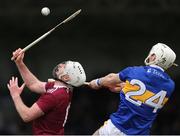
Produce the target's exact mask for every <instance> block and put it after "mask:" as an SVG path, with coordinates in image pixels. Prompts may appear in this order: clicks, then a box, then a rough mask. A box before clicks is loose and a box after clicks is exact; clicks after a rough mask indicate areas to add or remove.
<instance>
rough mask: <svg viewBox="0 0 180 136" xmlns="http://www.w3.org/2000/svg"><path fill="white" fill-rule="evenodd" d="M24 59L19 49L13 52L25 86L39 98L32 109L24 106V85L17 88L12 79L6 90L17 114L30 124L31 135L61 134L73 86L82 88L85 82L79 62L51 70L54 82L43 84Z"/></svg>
mask: <svg viewBox="0 0 180 136" xmlns="http://www.w3.org/2000/svg"><path fill="white" fill-rule="evenodd" d="M23 58H24V52H22V49H18V50H16V51H14V52H13V59H14V61H15V63H16V65H17V68H18V70H19V72H20V74H21V76H22V78H23V80H24V83H25V85H26V86H27V87H28V88H29V89H30V90H31V91H32V92H35V93H39V94H41V96H40V98H39V99H38V100H37V101H36V102H35V103H34V104H33V105H32V106H31V107H27V106H26V105H25V104H24V103H23V101H22V99H21V97H20V95H21V93H22V91H23V88H24V86H25V85H24V84H23V85H22V86H20V87H19V86H18V79H17V78H15V77H12V79H11V80H10V81H9V84H8V88H9V90H10V94H11V97H12V99H13V102H14V104H15V107H16V110H17V112H18V113H19V115H20V117H21V118H22V119H23V121H24V122H32V128H33V134H34V135H43V134H46V135H63V134H64V125H65V123H66V120H67V116H68V110H69V108H70V104H71V98H72V90H73V86H75V87H78V86H81V85H83V84H84V82H85V80H86V75H85V72H84V69H83V67H82V66H81V64H80V63H79V62H74V61H65V62H62V63H60V64H58V65H57V66H56V67H55V68H54V69H53V78H54V81H51V82H42V81H40V80H39V79H37V78H36V77H35V76H34V75H33V74H32V73H31V72H30V70H29V69H28V68H27V66H26V65H25V64H24V62H23Z"/></svg>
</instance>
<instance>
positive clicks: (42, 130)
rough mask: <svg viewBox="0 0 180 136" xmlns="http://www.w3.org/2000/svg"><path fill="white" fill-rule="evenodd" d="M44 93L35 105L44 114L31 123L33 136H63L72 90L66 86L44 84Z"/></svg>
mask: <svg viewBox="0 0 180 136" xmlns="http://www.w3.org/2000/svg"><path fill="white" fill-rule="evenodd" d="M45 88H46V93H45V94H43V95H41V96H40V98H39V99H38V100H37V102H36V104H37V105H38V106H39V108H40V109H41V110H42V111H43V112H44V113H45V114H44V115H43V116H41V117H40V118H38V119H36V120H34V121H33V134H34V135H43V134H45V135H48V134H51V135H63V134H64V125H65V123H66V120H67V116H68V111H69V108H70V103H71V98H72V90H70V88H67V87H66V86H55V85H54V82H50V83H46V86H45Z"/></svg>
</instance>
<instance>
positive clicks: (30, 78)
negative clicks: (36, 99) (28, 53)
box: [16, 62, 39, 89]
mask: <svg viewBox="0 0 180 136" xmlns="http://www.w3.org/2000/svg"><path fill="white" fill-rule="evenodd" d="M16 65H17V67H18V70H19V72H20V74H21V77H22V78H23V80H24V83H25V84H26V86H27V87H28V88H29V89H31V88H30V87H31V86H32V85H33V84H35V83H37V82H39V80H38V79H37V78H36V77H35V76H34V75H33V74H32V72H31V71H30V70H29V69H28V68H27V66H26V65H25V64H24V63H23V62H21V63H16Z"/></svg>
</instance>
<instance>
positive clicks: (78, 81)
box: [56, 61, 86, 87]
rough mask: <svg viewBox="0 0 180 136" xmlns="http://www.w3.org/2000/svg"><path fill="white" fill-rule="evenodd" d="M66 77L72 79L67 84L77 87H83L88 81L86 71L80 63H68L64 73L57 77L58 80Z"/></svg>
mask: <svg viewBox="0 0 180 136" xmlns="http://www.w3.org/2000/svg"><path fill="white" fill-rule="evenodd" d="M64 75H68V76H69V77H70V80H69V81H67V82H66V83H68V84H70V85H72V86H75V87H78V86H81V85H83V84H84V82H85V81H86V74H85V71H84V69H83V67H82V65H81V64H80V63H79V62H75V61H66V62H65V68H64V71H63V73H62V74H60V75H56V78H58V79H61V77H62V76H64Z"/></svg>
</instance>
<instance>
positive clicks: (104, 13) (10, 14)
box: [0, 0, 180, 134]
mask: <svg viewBox="0 0 180 136" xmlns="http://www.w3.org/2000/svg"><path fill="white" fill-rule="evenodd" d="M45 6H47V7H49V8H50V10H51V13H50V15H48V16H46V17H45V16H42V15H41V13H40V11H41V8H43V7H45ZM80 8H81V9H82V12H81V14H80V15H79V16H78V17H76V18H75V19H73V20H72V21H71V22H69V23H67V24H65V25H64V26H63V27H61V28H59V29H58V30H56V31H55V32H53V33H52V34H51V35H49V36H48V37H47V38H46V39H44V40H43V41H41V42H40V43H38V45H36V46H35V47H33V48H31V49H30V50H28V51H27V53H26V56H25V63H26V64H27V65H28V67H29V68H30V70H31V71H32V72H33V73H34V74H35V75H36V76H37V77H38V78H39V79H40V80H43V81H46V80H47V79H48V78H51V72H52V69H53V68H54V66H55V65H56V64H58V63H59V62H61V61H64V60H76V61H79V62H80V63H81V64H82V65H83V66H84V69H85V71H86V74H87V81H90V80H91V79H94V78H97V77H101V76H105V75H106V74H108V73H109V72H119V71H120V70H122V69H123V68H125V67H127V66H133V65H144V64H143V62H144V59H145V57H146V56H147V54H148V52H149V50H150V48H151V47H152V45H154V44H156V43H158V42H162V43H166V44H167V45H169V46H170V47H171V48H172V49H173V50H174V51H175V52H176V54H177V61H176V62H177V63H178V64H180V59H179V54H180V46H179V44H180V1H179V0H68V1H67V0H46V1H45V0H13V1H12V0H5V1H2V0H1V1H0V71H1V73H0V81H1V82H0V83H1V84H0V134H32V133H31V125H30V123H29V124H26V123H23V122H22V121H21V119H20V117H19V115H18V114H17V112H16V110H15V107H14V105H13V102H12V100H11V98H10V95H9V92H8V90H7V87H6V84H7V82H8V80H9V79H10V77H11V76H12V75H15V76H18V77H20V75H19V73H18V71H17V68H16V66H15V64H14V63H13V62H12V61H11V60H10V58H11V53H12V51H14V50H15V49H17V48H19V47H21V48H23V47H25V46H26V45H28V44H29V43H31V42H32V41H33V40H35V39H36V38H38V37H39V36H41V35H42V34H44V33H45V32H47V31H48V30H49V29H51V28H52V27H54V26H55V25H56V24H58V23H59V22H60V21H62V20H63V19H65V18H66V17H68V16H69V15H71V14H72V13H74V12H75V11H76V10H78V9H80ZM167 72H168V73H169V74H170V76H171V77H172V78H173V79H174V80H175V82H176V88H175V92H174V94H173V96H172V97H171V99H170V100H169V102H168V104H166V106H165V108H163V109H162V111H161V112H160V114H159V116H158V118H157V120H156V121H155V122H154V124H153V128H152V131H151V134H180V99H179V98H180V92H179V91H180V90H179V88H180V70H179V67H172V68H171V69H170V70H168V71H167ZM21 81H22V80H21ZM22 98H23V100H24V102H25V103H26V104H27V105H28V106H31V105H32V103H33V102H35V101H36V100H37V98H38V95H36V94H33V93H31V92H30V91H29V90H28V89H25V91H24V92H23V94H22ZM118 102H119V96H118V94H114V93H111V92H109V91H108V90H105V89H102V90H99V91H94V90H91V89H88V88H84V87H81V88H79V89H77V88H76V89H75V91H74V96H73V101H72V104H71V109H70V112H69V118H68V121H67V124H66V130H65V132H66V134H92V133H93V132H94V131H95V130H96V129H97V128H99V127H100V126H101V125H103V122H104V121H105V120H107V119H108V118H109V115H110V114H111V113H112V112H114V111H116V109H117V106H118Z"/></svg>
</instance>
